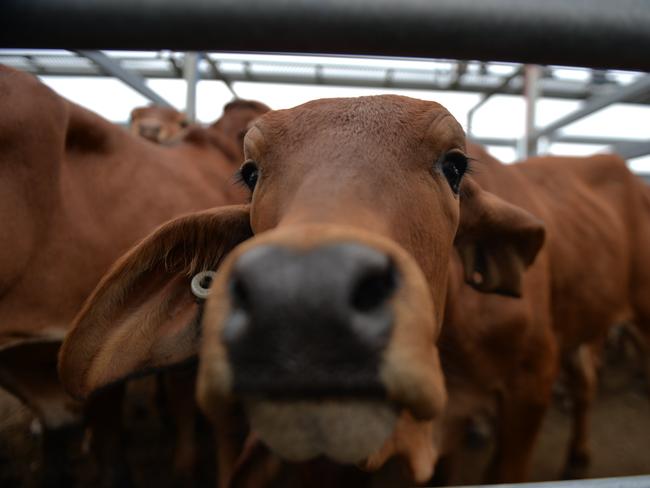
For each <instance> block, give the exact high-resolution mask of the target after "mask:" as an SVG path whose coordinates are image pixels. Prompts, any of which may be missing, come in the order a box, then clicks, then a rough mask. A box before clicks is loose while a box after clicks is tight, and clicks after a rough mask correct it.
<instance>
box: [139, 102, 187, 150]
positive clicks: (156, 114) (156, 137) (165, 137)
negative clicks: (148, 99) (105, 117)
mask: <svg viewBox="0 0 650 488" xmlns="http://www.w3.org/2000/svg"><path fill="white" fill-rule="evenodd" d="M188 125H189V121H188V120H187V117H186V116H185V114H184V113H181V112H179V111H178V110H176V109H174V108H171V107H161V106H159V105H149V106H147V107H137V108H134V109H133V110H132V111H131V117H130V120H129V129H130V131H131V133H132V134H133V135H136V136H141V137H144V138H145V139H148V140H150V141H151V142H157V143H162V142H166V141H169V140H170V139H173V138H174V137H176V136H177V135H178V134H179V133H180V132H181V131H182V130H183V129H185V128H186V127H187V126H188Z"/></svg>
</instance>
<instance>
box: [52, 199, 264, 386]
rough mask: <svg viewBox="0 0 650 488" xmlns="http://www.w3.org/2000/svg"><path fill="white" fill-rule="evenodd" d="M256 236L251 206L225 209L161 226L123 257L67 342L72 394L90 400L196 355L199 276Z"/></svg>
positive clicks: (64, 372) (63, 371)
mask: <svg viewBox="0 0 650 488" xmlns="http://www.w3.org/2000/svg"><path fill="white" fill-rule="evenodd" d="M251 235H252V231H251V228H250V223H249V209H248V206H243V205H242V206H230V207H222V208H219V209H213V210H208V211H204V212H200V213H195V214H192V215H189V216H185V217H181V218H178V219H176V220H173V221H171V222H169V223H167V224H165V225H163V226H161V227H160V228H159V229H158V230H156V231H155V232H154V233H152V234H151V235H150V236H149V237H147V238H145V239H144V240H143V241H142V242H140V244H138V245H137V246H136V247H134V248H133V249H132V250H131V251H129V252H128V253H127V254H126V255H124V256H123V257H122V258H121V259H119V260H118V261H117V262H116V263H115V265H114V266H113V267H112V269H111V270H110V271H109V272H108V273H107V274H106V275H105V276H104V278H103V279H102V280H101V282H100V283H99V285H98V286H97V288H96V289H95V291H94V292H93V294H92V295H91V296H90V298H89V299H88V300H87V301H86V303H85V305H84V306H83V308H82V310H81V312H80V313H79V315H78V316H77V317H76V319H75V321H74V324H73V327H72V329H71V331H70V333H69V334H68V335H67V337H66V339H65V341H64V343H63V346H62V347H61V351H60V354H59V376H60V378H61V381H62V382H63V385H64V387H65V388H66V389H67V390H68V392H69V393H70V394H72V395H73V396H75V397H78V398H85V397H87V396H88V395H90V394H91V393H92V392H94V391H96V390H97V389H99V388H102V387H104V386H106V385H108V384H111V383H115V382H117V381H120V380H123V379H125V378H128V377H130V376H133V375H137V374H139V373H140V374H141V373H143V372H146V371H148V370H153V369H157V368H162V367H165V366H169V365H173V364H178V363H181V362H184V361H187V360H189V359H191V358H193V357H194V356H195V355H196V353H197V348H198V341H199V338H200V335H201V330H200V327H201V324H200V317H199V314H200V309H201V306H200V305H199V302H200V299H198V298H197V296H195V293H196V290H195V292H194V293H193V292H192V278H193V277H194V276H195V275H196V274H197V273H199V272H201V271H204V270H215V269H217V267H218V266H219V264H220V262H221V260H222V259H223V258H224V257H225V255H226V254H228V252H229V251H230V250H231V249H232V248H234V247H235V246H236V245H237V244H238V243H240V242H242V241H243V240H245V239H247V238H248V237H250V236H251ZM194 281H195V282H196V280H194ZM195 285H196V283H195ZM203 286H204V287H205V286H206V284H205V283H204V284H203ZM195 288H196V286H195ZM200 291H205V290H201V289H199V292H200ZM199 295H200V293H199Z"/></svg>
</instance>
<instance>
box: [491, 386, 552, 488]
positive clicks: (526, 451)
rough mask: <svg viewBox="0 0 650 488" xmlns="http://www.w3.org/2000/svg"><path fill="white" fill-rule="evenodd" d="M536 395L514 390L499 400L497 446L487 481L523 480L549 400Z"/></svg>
mask: <svg viewBox="0 0 650 488" xmlns="http://www.w3.org/2000/svg"><path fill="white" fill-rule="evenodd" d="M531 393H532V392H531ZM549 394H550V392H549ZM536 396H538V395H535V396H533V397H526V395H525V394H524V395H522V394H520V393H514V394H508V395H505V396H504V398H503V399H502V402H501V405H500V409H499V410H500V412H499V417H500V418H499V426H498V429H497V449H496V452H495V455H494V458H493V460H492V463H491V464H490V467H489V468H488V471H487V475H486V481H487V482H488V483H518V482H522V481H525V480H526V479H527V477H528V471H529V467H530V459H531V456H532V453H533V448H534V445H535V441H536V440H537V435H538V433H539V430H540V428H541V425H542V421H543V420H544V414H545V413H546V410H547V408H548V405H549V403H550V401H549V399H548V398H546V399H541V398H539V399H536V398H535V397H536Z"/></svg>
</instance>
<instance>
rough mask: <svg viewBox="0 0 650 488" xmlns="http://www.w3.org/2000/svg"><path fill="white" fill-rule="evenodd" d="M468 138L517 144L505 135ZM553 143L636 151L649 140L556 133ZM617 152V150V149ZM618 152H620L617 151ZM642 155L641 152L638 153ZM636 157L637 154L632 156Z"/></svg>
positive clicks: (494, 143) (495, 142)
mask: <svg viewBox="0 0 650 488" xmlns="http://www.w3.org/2000/svg"><path fill="white" fill-rule="evenodd" d="M470 139H471V140H472V141H474V142H477V143H479V144H483V145H484V146H509V147H513V148H514V147H516V146H517V144H518V140H517V139H512V138H506V137H481V136H471V137H470ZM549 142H550V143H551V144H553V143H561V144H585V145H593V146H614V150H617V148H619V147H621V148H623V147H625V146H628V149H629V150H631V149H632V148H636V151H640V150H641V149H642V147H647V146H644V144H650V142H647V141H644V140H630V139H620V138H616V137H594V136H563V135H557V136H556V137H553V138H552V139H550V141H549ZM617 152H618V151H617ZM649 152H650V151H649ZM619 154H620V153H619ZM640 155H642V154H640ZM632 157H637V156H632Z"/></svg>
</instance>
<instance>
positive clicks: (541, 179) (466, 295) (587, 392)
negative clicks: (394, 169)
mask: <svg viewBox="0 0 650 488" xmlns="http://www.w3.org/2000/svg"><path fill="white" fill-rule="evenodd" d="M469 152H470V154H471V155H473V156H474V157H475V158H476V159H477V160H479V161H480V163H478V164H476V165H475V168H476V172H475V175H474V178H475V180H476V181H477V182H479V183H480V185H481V187H482V188H483V189H485V190H488V191H490V192H492V193H494V194H496V195H498V196H500V197H501V198H503V199H504V200H506V201H509V202H510V203H512V204H515V205H518V206H520V207H522V208H525V209H527V210H528V211H530V212H531V213H533V214H535V215H537V216H538V217H540V218H541V219H542V220H543V221H544V223H545V226H546V230H547V245H546V246H545V247H544V249H543V251H542V252H541V253H540V255H539V256H538V258H537V260H536V262H535V264H534V265H533V266H532V268H531V269H530V270H529V271H528V273H527V274H526V280H525V288H524V294H523V295H524V299H523V300H511V299H508V298H503V297H496V296H489V297H488V296H486V295H483V294H479V293H476V292H475V291H474V290H473V289H472V288H470V287H468V286H466V285H465V284H464V283H463V279H462V271H461V263H460V261H459V260H454V261H453V262H452V268H453V269H454V270H455V271H452V272H451V273H450V285H449V296H448V302H447V310H446V314H445V326H444V327H443V330H442V335H441V338H440V349H441V357H442V363H443V366H444V371H445V378H446V379H447V385H448V389H449V394H450V408H449V409H448V418H447V421H446V422H445V424H446V426H447V435H446V438H447V441H448V444H449V445H447V446H445V449H446V450H447V451H448V452H449V453H453V452H454V451H455V448H456V447H457V443H458V440H459V437H460V435H459V432H461V431H462V425H463V423H464V422H466V421H467V420H468V418H469V417H470V416H471V415H472V413H475V412H477V411H478V410H480V409H483V408H485V406H486V405H489V404H490V403H493V400H494V399H495V398H496V399H497V400H498V412H497V421H498V425H497V441H498V442H497V452H496V455H495V458H494V460H493V463H492V465H491V467H490V471H489V473H488V479H489V480H492V481H500V482H507V481H522V480H524V479H525V478H526V476H527V472H528V468H529V463H530V457H531V454H532V449H533V446H534V442H535V438H536V436H537V433H538V431H539V428H540V423H541V421H542V417H543V414H544V412H545V410H546V407H547V405H548V404H549V402H550V397H551V388H552V385H553V383H554V381H555V380H556V378H557V374H558V371H559V370H560V368H563V369H564V371H565V372H566V373H567V379H568V383H569V391H570V393H571V394H572V395H573V397H574V398H573V416H574V419H573V425H572V434H571V441H570V446H569V452H568V456H567V461H566V468H565V471H564V476H569V477H573V476H578V475H581V474H584V468H585V467H586V466H587V464H588V461H589V446H588V420H589V407H590V403H591V401H592V400H593V398H594V396H595V387H596V378H595V373H594V366H593V357H592V355H591V354H590V348H591V347H592V346H593V345H594V344H598V343H599V342H601V341H603V340H604V337H605V335H606V334H607V331H608V329H609V328H610V327H611V326H612V325H614V324H617V323H620V322H621V321H622V320H626V319H633V320H635V321H637V323H640V324H648V323H650V320H649V319H650V300H648V298H647V297H648V296H650V295H649V292H650V275H648V270H649V267H650V225H649V221H648V217H649V216H650V198H648V191H647V187H646V185H645V184H644V183H643V182H642V181H641V180H640V179H638V178H637V177H635V176H634V175H633V174H632V173H631V172H630V171H629V170H628V169H627V167H626V165H625V162H624V161H623V160H621V159H620V158H619V157H617V156H614V155H598V156H592V157H587V158H571V157H539V158H532V159H530V160H528V161H526V162H524V163H521V164H515V165H502V164H501V163H499V162H498V161H496V160H495V159H494V158H491V157H490V156H489V155H487V154H486V153H485V152H484V151H483V150H482V149H480V148H478V147H475V146H470V151H469ZM446 461H447V463H446V464H445V467H447V468H449V464H452V461H451V459H450V458H448V459H447V460H446ZM451 481H452V482H453V478H452V480H451Z"/></svg>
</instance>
